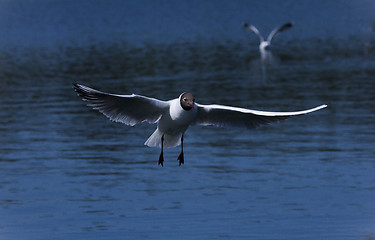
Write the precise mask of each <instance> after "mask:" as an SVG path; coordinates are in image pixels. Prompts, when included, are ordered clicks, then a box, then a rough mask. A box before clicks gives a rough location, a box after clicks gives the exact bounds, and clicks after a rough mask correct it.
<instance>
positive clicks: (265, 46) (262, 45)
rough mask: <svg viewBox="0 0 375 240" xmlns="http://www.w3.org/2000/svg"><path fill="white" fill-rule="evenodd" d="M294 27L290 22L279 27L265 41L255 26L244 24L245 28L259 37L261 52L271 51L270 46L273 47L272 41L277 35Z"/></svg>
mask: <svg viewBox="0 0 375 240" xmlns="http://www.w3.org/2000/svg"><path fill="white" fill-rule="evenodd" d="M292 26H293V23H292V22H288V23H285V24H283V25H281V26H279V27H277V28H275V29H274V30H272V32H271V33H270V34H269V35H268V37H267V40H264V38H263V36H262V34H260V32H259V30H258V29H257V28H256V27H254V26H253V25H251V24H248V23H244V24H243V27H244V28H246V29H248V30H250V31H253V32H254V33H255V34H256V35H257V36H258V37H259V41H260V44H259V50H260V51H265V50H269V48H270V45H271V41H272V39H273V38H274V37H275V36H276V34H277V33H279V32H282V31H285V30H287V29H289V28H291V27H292Z"/></svg>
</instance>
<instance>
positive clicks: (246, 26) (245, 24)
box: [242, 22, 250, 28]
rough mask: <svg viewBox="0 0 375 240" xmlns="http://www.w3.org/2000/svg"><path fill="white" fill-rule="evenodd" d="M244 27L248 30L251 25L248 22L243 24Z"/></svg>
mask: <svg viewBox="0 0 375 240" xmlns="http://www.w3.org/2000/svg"><path fill="white" fill-rule="evenodd" d="M242 26H243V27H244V28H248V27H249V26H250V25H249V24H248V23H247V22H243V23H242Z"/></svg>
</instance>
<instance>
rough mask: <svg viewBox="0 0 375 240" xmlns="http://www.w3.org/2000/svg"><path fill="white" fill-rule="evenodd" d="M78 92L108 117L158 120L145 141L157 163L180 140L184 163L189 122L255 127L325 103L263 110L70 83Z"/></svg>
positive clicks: (126, 121) (133, 121) (127, 120)
mask: <svg viewBox="0 0 375 240" xmlns="http://www.w3.org/2000/svg"><path fill="white" fill-rule="evenodd" d="M73 86H74V89H75V91H76V92H77V93H78V96H80V97H82V100H83V101H86V102H88V106H89V107H92V108H93V109H95V110H98V111H99V112H101V113H102V114H104V115H105V116H107V117H108V118H109V119H110V120H112V121H115V122H120V123H124V124H126V125H130V126H134V125H136V124H138V123H141V122H148V123H150V124H154V123H157V128H156V130H155V132H154V133H153V134H152V135H151V136H150V137H149V138H148V139H147V140H146V142H145V143H144V144H145V145H146V146H149V147H160V148H161V153H160V156H159V161H158V165H161V166H163V162H164V157H163V149H164V148H165V147H166V148H168V147H176V146H178V145H180V144H181V153H180V155H179V156H178V158H177V160H178V161H179V165H180V166H181V164H184V151H183V141H184V133H185V131H186V130H187V129H188V127H189V126H190V125H206V126H207V125H215V126H219V127H231V126H233V127H243V128H248V129H252V128H256V127H258V126H261V125H264V124H269V123H271V122H277V121H280V120H283V119H286V118H288V117H290V116H295V115H302V114H306V113H310V112H314V111H317V110H319V109H322V108H325V107H327V105H320V106H318V107H315V108H311V109H308V110H303V111H296V112H266V111H257V110H251V109H245V108H239V107H230V106H224V105H217V104H211V105H202V104H199V103H197V102H195V98H194V96H193V94H192V93H189V92H184V93H182V94H181V95H180V96H179V97H178V98H175V99H172V100H169V101H162V100H159V99H156V98H150V97H146V96H141V95H136V94H131V95H118V94H112V93H106V92H101V91H98V90H95V89H92V88H89V87H86V86H83V85H81V84H77V83H73Z"/></svg>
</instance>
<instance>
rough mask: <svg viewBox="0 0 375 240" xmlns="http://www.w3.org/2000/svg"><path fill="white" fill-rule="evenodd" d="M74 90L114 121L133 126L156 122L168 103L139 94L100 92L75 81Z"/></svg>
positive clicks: (91, 105)
mask: <svg viewBox="0 0 375 240" xmlns="http://www.w3.org/2000/svg"><path fill="white" fill-rule="evenodd" d="M73 85H74V89H75V91H76V92H77V93H78V95H79V96H81V97H82V98H83V100H84V101H87V102H89V104H88V106H90V107H92V108H93V109H96V110H98V111H99V112H101V113H103V114H104V115H105V116H107V117H108V118H109V119H111V120H112V121H115V122H121V123H125V124H127V125H131V126H134V125H135V124H137V123H141V122H144V121H146V122H148V123H156V122H157V121H158V120H159V119H160V117H161V115H162V114H163V112H165V110H166V109H168V107H169V103H168V102H165V101H161V100H158V99H154V98H148V97H144V96H140V95H135V94H132V95H116V94H111V93H105V92H101V91H98V90H95V89H92V88H89V87H86V86H83V85H80V84H77V83H73Z"/></svg>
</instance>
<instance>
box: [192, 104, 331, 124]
mask: <svg viewBox="0 0 375 240" xmlns="http://www.w3.org/2000/svg"><path fill="white" fill-rule="evenodd" d="M197 106H198V116H197V119H196V122H195V123H196V124H199V125H216V126H220V127H226V126H233V127H246V128H256V127H258V126H261V125H264V124H269V123H271V122H277V121H280V120H283V119H286V118H288V117H291V116H296V115H302V114H306V113H310V112H314V111H317V110H319V109H322V108H325V107H327V105H321V106H319V107H316V108H312V109H308V110H303V111H297V112H265V111H256V110H251V109H245V108H237V107H229V106H223V105H216V104H214V105H201V104H197Z"/></svg>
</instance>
